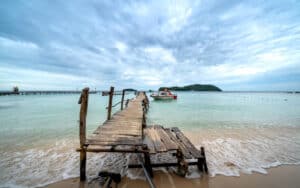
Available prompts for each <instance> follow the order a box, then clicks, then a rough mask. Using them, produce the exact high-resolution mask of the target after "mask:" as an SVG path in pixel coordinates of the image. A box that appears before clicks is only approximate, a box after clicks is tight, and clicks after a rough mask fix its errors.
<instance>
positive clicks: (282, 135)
mask: <svg viewBox="0 0 300 188" xmlns="http://www.w3.org/2000/svg"><path fill="white" fill-rule="evenodd" d="M185 133H186V135H187V136H188V137H189V138H190V139H191V141H192V142H193V143H194V144H195V145H196V146H197V147H198V148H200V146H204V147H205V150H206V157H207V163H208V168H209V173H210V175H211V176H215V175H217V174H221V175H225V176H239V175H240V174H241V173H246V174H251V173H254V172H258V173H263V174H266V173H267V170H266V169H267V168H270V167H276V166H279V165H285V164H288V165H291V164H295V165H299V164H300V131H299V130H298V129H297V130H296V129H295V128H292V129H288V128H280V129H274V128H268V129H232V130H222V131H221V130H218V131H216V130H211V131H208V130H207V131H199V132H195V131H193V132H185ZM77 145H78V142H77V140H71V139H70V140H61V141H57V142H55V144H54V145H47V146H45V145H44V146H41V147H40V148H34V149H24V150H19V151H8V150H6V151H5V152H4V151H1V153H0V156H1V161H0V169H1V172H0V182H1V183H2V185H1V186H4V187H36V186H43V185H46V184H49V183H53V182H56V181H60V180H63V179H68V178H72V177H78V176H79V153H77V152H76V151H75V148H76V147H77ZM87 157H88V160H87V177H88V180H92V179H93V178H95V177H96V176H97V174H98V172H99V171H100V170H101V171H103V170H108V171H113V172H117V173H121V175H122V176H127V177H129V178H132V179H144V174H143V171H142V170H141V169H128V168H127V166H128V164H137V156H136V155H135V154H118V153H110V154H108V153H96V154H95V153H88V156H87ZM151 160H152V162H153V163H159V162H175V161H176V159H175V158H174V157H173V156H172V155H171V153H164V154H157V155H153V156H151ZM2 169H3V170H2ZM155 170H168V171H176V168H168V169H163V168H156V169H155ZM200 176H201V174H200V173H199V172H198V170H197V167H196V166H191V167H189V173H188V175H187V178H198V177H200Z"/></svg>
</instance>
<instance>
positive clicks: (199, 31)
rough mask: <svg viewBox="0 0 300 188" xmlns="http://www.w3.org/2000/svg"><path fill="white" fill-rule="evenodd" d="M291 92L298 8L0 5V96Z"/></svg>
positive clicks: (299, 79) (54, 1)
mask: <svg viewBox="0 0 300 188" xmlns="http://www.w3.org/2000/svg"><path fill="white" fill-rule="evenodd" d="M195 83H199V84H214V85H216V86H218V87H220V88H221V89H223V90H227V91H232V90H238V91H241V90H243V91H254V90H255V91H258V90H264V91H265V90H272V91H279V90H280V91H282V90H300V1H299V0H281V1H279V0H269V1H256V0H246V1H241V0H237V1H235V0H224V1H223V0H200V1H194V0H193V1H187V0H183V1H175V0H171V1H168V0H165V1H162V0H158V1H148V0H147V1H146V0H145V1H141V0H138V1H111V0H107V1H104V0H103V1H101V0H72V1H63V0H30V1H28V0H14V1H11V0H2V1H1V5H0V90H11V89H12V87H13V86H18V87H19V88H20V90H32V89H37V90H47V89H54V90H60V89H63V90H75V89H76V90H77V89H82V88H83V87H90V88H92V89H94V88H97V89H99V90H101V89H108V88H109V87H110V86H115V88H116V89H122V88H136V89H158V87H160V86H182V85H188V84H195Z"/></svg>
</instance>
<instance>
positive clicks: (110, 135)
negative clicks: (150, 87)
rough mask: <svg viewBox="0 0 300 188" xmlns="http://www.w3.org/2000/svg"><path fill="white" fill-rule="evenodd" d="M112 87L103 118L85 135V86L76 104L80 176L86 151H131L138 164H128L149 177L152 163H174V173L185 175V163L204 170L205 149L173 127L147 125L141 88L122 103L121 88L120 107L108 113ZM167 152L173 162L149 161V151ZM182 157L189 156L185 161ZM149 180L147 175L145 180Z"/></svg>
mask: <svg viewBox="0 0 300 188" xmlns="http://www.w3.org/2000/svg"><path fill="white" fill-rule="evenodd" d="M113 93H114V88H113V87H111V89H110V92H109V102H108V107H107V120H106V121H105V122H104V123H103V124H102V125H100V126H99V127H98V128H97V129H96V130H95V131H94V132H93V134H91V135H90V136H88V137H86V115H87V108H88V94H89V89H88V88H85V89H83V90H82V93H81V96H80V99H79V104H80V105H81V108H80V120H79V132H80V133H79V136H80V148H78V149H77V151H78V152H80V179H81V180H85V179H86V159H87V157H86V153H87V152H120V153H135V154H137V155H138V158H139V159H140V158H141V157H142V156H143V160H142V161H141V160H140V164H129V166H128V167H129V168H144V172H145V175H146V177H148V178H147V179H148V180H149V178H150V177H153V171H152V168H153V167H169V166H177V167H178V173H179V174H181V175H183V176H185V174H186V173H187V171H188V166H189V165H196V166H197V167H198V169H199V170H200V171H201V172H206V173H207V171H208V169H207V165H206V158H205V151H204V148H203V147H201V150H198V149H197V148H196V147H195V146H194V145H193V144H192V143H191V142H190V141H189V139H188V138H187V137H186V136H185V135H184V134H183V133H182V132H181V131H180V130H179V129H178V128H177V127H173V128H164V127H163V126H160V125H153V126H147V125H146V114H147V111H148V108H149V100H148V97H147V95H146V93H145V92H137V95H136V97H135V98H133V99H131V100H127V101H126V104H125V107H124V95H125V90H123V92H122V100H121V101H120V102H119V103H120V104H121V109H120V111H118V112H116V113H115V114H113V115H112V116H111V111H112V107H114V106H115V105H113V104H112V101H113ZM163 152H170V153H171V154H173V156H174V157H176V159H177V162H176V163H159V164H158V163H152V161H151V158H150V155H154V154H159V153H163ZM186 159H189V160H188V161H186ZM149 184H151V178H150V180H149Z"/></svg>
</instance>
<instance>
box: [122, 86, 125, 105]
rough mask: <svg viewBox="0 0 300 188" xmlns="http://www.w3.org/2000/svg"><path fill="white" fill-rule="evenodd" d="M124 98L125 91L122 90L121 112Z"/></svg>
mask: <svg viewBox="0 0 300 188" xmlns="http://www.w3.org/2000/svg"><path fill="white" fill-rule="evenodd" d="M124 96H125V89H123V91H122V100H121V110H123V103H124Z"/></svg>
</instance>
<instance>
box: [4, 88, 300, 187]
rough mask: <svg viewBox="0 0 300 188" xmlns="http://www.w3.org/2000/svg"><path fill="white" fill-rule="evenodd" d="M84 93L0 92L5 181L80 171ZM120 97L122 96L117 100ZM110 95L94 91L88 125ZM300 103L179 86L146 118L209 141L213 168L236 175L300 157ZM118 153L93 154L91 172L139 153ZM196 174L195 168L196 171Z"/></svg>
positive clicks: (101, 115) (33, 181)
mask: <svg viewBox="0 0 300 188" xmlns="http://www.w3.org/2000/svg"><path fill="white" fill-rule="evenodd" d="M127 97H128V98H131V97H132V96H131V95H130V96H127ZM78 98H79V95H31V96H1V97H0V159H1V160H0V169H1V170H0V182H1V185H0V187H1V186H4V187H16V186H20V187H33V186H38V185H44V184H47V183H51V182H54V181H58V180H62V179H66V178H69V177H76V176H78V175H79V170H78V169H79V155H78V153H76V152H75V148H76V147H77V146H78V144H79V143H78V122H77V121H78V113H79V105H78V104H77V102H78ZM119 100H120V97H119V96H116V97H115V99H114V103H115V102H118V101H119ZM107 101H108V99H107V97H102V96H100V95H90V98H89V109H88V120H87V129H88V132H91V131H93V130H94V129H95V128H96V127H97V126H98V125H99V124H100V123H101V122H103V121H104V120H105V118H106V110H105V106H106V105H107ZM299 106H300V95H297V94H288V93H224V92H222V93H205V92H201V93H199V92H179V93H178V100H176V101H151V104H150V110H149V113H148V117H147V118H148V124H161V125H164V126H166V127H172V126H177V127H179V128H180V129H182V130H183V131H184V132H185V134H186V135H187V136H188V137H189V138H190V139H191V140H192V142H193V143H194V144H195V145H197V146H198V147H200V146H201V145H202V146H205V148H206V153H207V160H208V166H209V170H210V174H211V175H215V174H224V175H231V176H237V175H239V174H240V173H241V172H243V173H251V172H253V171H256V172H261V173H266V170H265V168H268V167H271V166H278V165H280V164H299V163H300V108H299ZM118 108H119V106H118V107H116V108H114V111H116V110H117V109H118ZM120 156H122V155H121V154H114V155H106V154H101V155H93V154H88V170H87V172H88V176H89V177H90V179H91V178H92V177H94V176H95V175H96V174H97V172H98V171H99V170H100V169H103V168H112V166H114V168H116V170H118V169H122V168H123V167H124V166H126V164H127V163H128V162H129V161H132V160H134V158H135V157H134V156H131V155H127V156H125V157H122V158H121V160H117V161H116V160H115V159H117V158H120ZM153 159H155V160H169V156H168V155H166V156H153ZM104 161H105V162H104ZM104 165H105V166H104ZM122 174H126V175H128V176H130V177H133V178H136V177H139V176H140V175H141V174H142V173H141V172H140V171H126V169H125V171H122ZM198 175H199V174H197V172H196V170H193V169H191V174H190V177H197V176H198Z"/></svg>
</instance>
